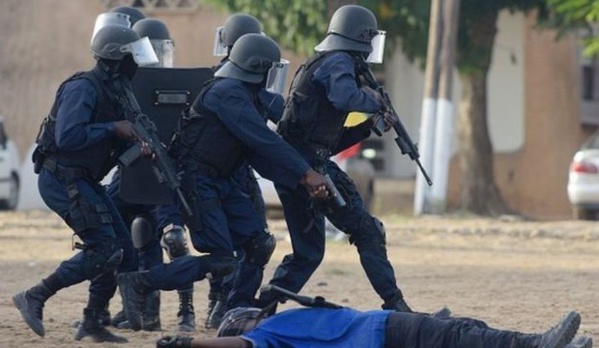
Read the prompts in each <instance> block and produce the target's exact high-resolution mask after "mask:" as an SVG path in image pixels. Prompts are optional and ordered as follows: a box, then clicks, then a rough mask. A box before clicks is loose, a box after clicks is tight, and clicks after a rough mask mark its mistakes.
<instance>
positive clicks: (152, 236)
mask: <svg viewBox="0 0 599 348" xmlns="http://www.w3.org/2000/svg"><path fill="white" fill-rule="evenodd" d="M131 239H132V240H133V246H134V247H135V249H142V248H143V247H145V246H146V245H148V244H150V243H151V242H153V241H155V240H156V233H155V232H154V226H153V224H152V223H151V222H150V220H148V219H147V218H146V217H144V216H143V215H139V216H137V217H136V218H135V219H133V222H131Z"/></svg>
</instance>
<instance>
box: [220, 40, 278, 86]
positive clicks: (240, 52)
mask: <svg viewBox="0 0 599 348" xmlns="http://www.w3.org/2000/svg"><path fill="white" fill-rule="evenodd" d="M280 61H281V50H280V49H279V45H277V43H276V42H274V40H273V39H271V38H269V37H268V36H265V35H261V34H245V35H243V36H241V37H240V38H239V39H238V40H237V42H235V45H233V49H232V50H231V55H230V56H229V60H228V61H227V62H226V63H225V65H223V66H222V67H221V68H220V69H218V71H217V72H216V73H215V74H214V76H218V77H231V78H234V79H238V80H241V81H245V82H250V83H260V82H262V80H264V78H265V77H266V74H267V73H268V71H269V70H270V68H272V66H273V63H278V62H280Z"/></svg>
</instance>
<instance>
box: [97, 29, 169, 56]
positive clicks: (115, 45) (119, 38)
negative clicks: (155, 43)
mask: <svg viewBox="0 0 599 348" xmlns="http://www.w3.org/2000/svg"><path fill="white" fill-rule="evenodd" d="M91 52H92V55H93V56H94V58H95V59H97V60H100V59H108V60H122V59H124V58H125V57H126V56H127V55H131V56H132V58H133V60H134V61H135V63H137V64H138V65H140V66H145V65H148V64H155V63H157V62H158V58H157V57H156V54H155V53H154V50H153V49H152V45H151V44H150V39H148V38H147V37H144V38H141V39H140V38H139V35H137V33H136V32H135V31H133V29H129V28H124V27H120V26H114V25H111V26H107V27H104V28H102V29H100V30H99V31H98V33H97V34H96V36H95V37H94V39H93V40H92V43H91Z"/></svg>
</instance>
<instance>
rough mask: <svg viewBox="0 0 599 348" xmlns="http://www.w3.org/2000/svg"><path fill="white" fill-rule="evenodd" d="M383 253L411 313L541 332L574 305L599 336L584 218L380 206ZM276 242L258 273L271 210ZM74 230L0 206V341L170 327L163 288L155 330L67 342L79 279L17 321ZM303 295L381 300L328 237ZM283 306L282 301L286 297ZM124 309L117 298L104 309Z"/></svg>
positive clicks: (48, 342) (368, 302) (137, 339)
mask: <svg viewBox="0 0 599 348" xmlns="http://www.w3.org/2000/svg"><path fill="white" fill-rule="evenodd" d="M382 219H383V221H384V222H385V224H386V227H387V234H388V253H389V257H390V259H391V261H392V263H393V265H394V267H395V271H396V275H397V279H398V283H399V284H400V287H401V288H402V290H403V292H404V294H405V296H406V298H407V301H408V302H409V304H410V305H411V306H412V307H413V308H414V309H415V310H418V311H433V310H436V309H438V308H440V307H442V306H445V305H446V306H448V307H449V308H450V309H451V310H452V311H453V313H454V314H455V315H458V316H473V317H476V318H480V319H483V320H485V321H487V322H488V323H489V324H490V325H492V326H494V327H499V328H505V329H513V330H516V329H517V330H521V331H526V332H540V331H544V330H546V329H547V328H548V327H550V326H551V325H553V324H554V323H555V322H557V320H559V318H560V317H561V316H562V315H563V314H565V313H566V312H567V311H569V310H571V309H575V310H578V311H580V312H581V314H582V317H583V322H582V326H581V329H580V330H579V332H580V333H584V334H588V335H591V336H593V337H594V338H595V340H596V341H599V301H598V298H597V295H598V293H599V292H598V291H599V253H598V252H599V225H598V224H596V223H592V222H578V221H553V222H526V221H519V220H517V219H498V220H486V219H477V218H464V217H460V218H458V217H449V218H433V217H427V218H417V219H414V218H408V217H402V216H392V215H385V216H383V217H382ZM271 228H272V230H273V231H274V232H275V233H276V235H277V236H278V237H279V243H278V246H277V250H276V252H275V255H274V256H273V258H272V260H271V263H270V264H269V265H268V267H267V270H266V273H265V278H266V279H269V277H270V276H271V275H272V272H273V270H274V267H275V266H276V265H277V263H278V262H279V261H280V260H281V259H282V257H283V255H284V254H286V253H288V252H290V245H289V243H288V242H287V241H286V239H285V236H286V234H285V225H284V222H283V221H281V220H272V221H271ZM70 243H71V234H70V232H69V230H68V229H67V228H65V226H64V225H63V223H62V222H61V221H60V220H59V219H58V218H57V217H55V216H54V215H53V214H52V213H47V212H27V213H0V347H5V348H12V347H23V346H27V347H30V348H35V347H98V346H102V347H112V346H115V347H116V346H120V347H153V346H154V344H155V340H156V339H157V338H159V337H160V336H161V335H163V334H168V333H171V334H172V333H174V332H175V330H176V312H177V305H178V303H177V295H176V293H175V292H163V295H162V315H161V317H162V326H163V330H164V331H163V332H142V331H140V332H133V331H126V330H124V331H121V332H120V333H121V334H122V335H124V336H126V337H127V338H128V339H129V343H128V344H124V345H109V344H103V345H99V344H95V343H91V342H85V341H82V342H76V341H74V340H73V334H74V331H73V330H74V329H72V328H71V327H70V324H71V323H72V322H73V321H74V320H76V319H78V318H80V317H81V315H82V311H83V308H84V306H85V304H86V289H87V285H86V284H79V285H76V286H73V287H71V288H68V289H63V290H62V291H60V292H59V293H57V294H56V295H55V296H54V297H52V298H51V299H50V300H49V301H48V302H47V303H46V307H45V310H44V323H45V326H46V337H45V338H40V337H37V336H36V335H35V334H34V333H33V332H32V331H31V330H30V329H29V328H28V327H27V326H26V325H25V324H24V323H23V321H22V320H21V317H20V315H19V313H18V311H17V310H16V309H15V308H14V307H13V305H12V301H11V297H12V295H13V294H15V293H17V292H18V291H20V290H22V289H25V288H27V287H29V286H31V285H34V284H35V283H36V282H38V281H39V280H40V279H41V278H42V277H44V276H46V275H48V274H49V273H50V272H52V271H53V270H54V269H55V268H56V267H57V265H58V264H59V263H60V261H62V260H63V259H65V258H67V257H69V256H70V255H71V254H72V251H71V250H70ZM195 289H196V292H195V305H196V315H197V318H196V319H197V322H198V327H199V333H198V334H199V335H204V336H212V335H214V331H210V330H204V329H203V328H202V323H203V321H204V318H205V314H204V312H205V308H206V303H207V301H206V290H207V283H206V282H199V283H196V285H195ZM304 294H307V295H317V294H318V295H323V296H325V297H326V298H327V299H328V300H330V301H334V302H338V303H342V304H344V305H348V306H352V307H356V308H358V309H374V308H378V307H379V306H380V304H381V301H380V300H379V299H378V298H377V295H376V294H375V293H374V291H373V290H372V289H371V287H370V285H369V284H368V282H367V280H366V277H365V275H364V272H363V271H362V269H361V267H360V265H359V262H358V257H357V253H356V252H355V248H354V247H353V246H350V245H348V244H347V242H345V241H337V242H335V241H330V242H329V243H328V247H327V254H326V258H325V260H324V262H323V264H322V265H321V267H320V268H319V269H318V270H317V272H316V273H315V274H314V275H313V277H312V279H311V280H310V282H309V283H308V284H307V286H306V287H305V289H304ZM288 306H290V304H286V305H284V306H283V307H288ZM119 308H120V298H119V297H118V296H117V297H115V299H114V301H113V303H111V311H112V312H113V314H114V313H116V312H117V311H118V310H119Z"/></svg>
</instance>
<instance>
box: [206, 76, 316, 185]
mask: <svg viewBox="0 0 599 348" xmlns="http://www.w3.org/2000/svg"><path fill="white" fill-rule="evenodd" d="M204 105H205V106H206V107H207V108H209V109H210V110H212V111H213V112H215V113H216V115H217V117H218V118H219V120H220V121H221V122H223V124H224V125H225V127H226V128H227V129H228V130H229V131H230V132H231V133H232V134H233V135H234V136H235V137H236V138H237V139H239V141H240V142H241V143H243V144H244V146H245V147H246V148H247V149H248V151H249V152H250V153H256V154H259V157H260V158H262V159H264V160H267V161H268V162H271V163H272V164H273V165H277V166H279V167H281V170H280V171H279V172H278V173H280V175H276V176H277V177H276V178H273V179H272V180H273V181H275V182H279V183H281V184H284V185H287V186H290V183H293V185H291V186H293V187H295V186H297V184H298V183H299V181H300V180H301V178H302V177H303V176H304V174H305V173H306V171H307V170H308V169H309V168H310V166H309V165H308V163H307V162H306V161H305V160H304V159H303V158H302V157H301V155H300V154H299V153H298V152H297V151H296V150H295V149H293V148H292V147H291V146H290V145H289V144H287V143H286V142H285V141H284V140H283V139H282V138H281V137H279V136H278V135H277V134H276V133H275V132H273V131H271V130H270V129H269V128H268V127H267V126H266V123H265V122H264V120H263V119H262V116H260V114H259V113H258V111H257V110H256V107H255V106H254V104H253V103H252V101H251V99H250V94H249V92H248V91H247V89H246V88H245V87H244V86H243V85H242V84H241V83H239V84H238V83H221V85H220V86H219V85H218V84H216V85H214V86H213V87H212V88H211V90H210V91H208V92H207V93H206V95H205V96H204ZM258 167H262V166H260V165H258ZM257 170H258V173H260V175H265V177H269V176H270V175H268V173H263V172H261V171H260V170H259V169H257ZM283 173H286V174H285V175H283Z"/></svg>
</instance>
